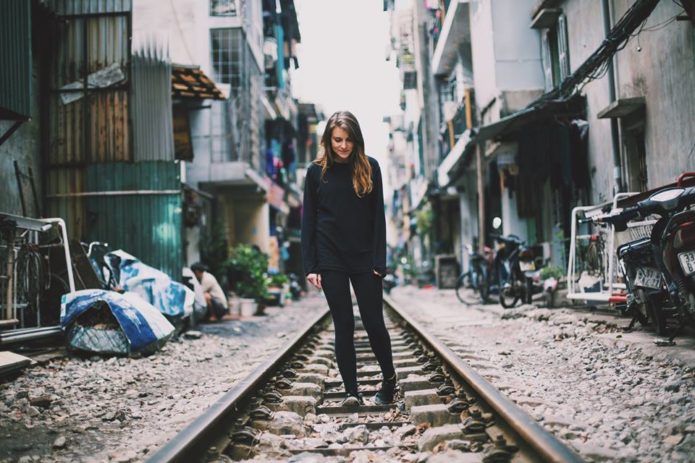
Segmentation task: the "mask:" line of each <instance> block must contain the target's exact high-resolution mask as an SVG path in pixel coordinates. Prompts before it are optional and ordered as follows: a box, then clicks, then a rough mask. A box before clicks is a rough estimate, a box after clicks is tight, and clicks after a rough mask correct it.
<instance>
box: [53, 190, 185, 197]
mask: <svg viewBox="0 0 695 463" xmlns="http://www.w3.org/2000/svg"><path fill="white" fill-rule="evenodd" d="M177 194H181V190H113V191H83V192H75V193H56V194H52V195H46V197H47V198H82V197H92V196H138V195H177Z"/></svg>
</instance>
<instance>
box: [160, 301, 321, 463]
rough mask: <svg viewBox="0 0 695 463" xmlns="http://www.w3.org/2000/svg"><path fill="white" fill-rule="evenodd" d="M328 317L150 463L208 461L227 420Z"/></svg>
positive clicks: (309, 326)
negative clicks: (209, 447)
mask: <svg viewBox="0 0 695 463" xmlns="http://www.w3.org/2000/svg"><path fill="white" fill-rule="evenodd" d="M328 314H329V312H328V309H327V308H326V309H325V310H324V311H322V312H321V313H320V314H319V315H318V316H316V317H314V318H313V319H311V321H310V323H308V324H307V325H305V327H304V329H303V330H302V331H301V332H300V333H298V334H297V335H296V336H295V337H294V338H293V339H292V340H291V341H290V342H288V343H287V344H286V345H285V347H284V348H283V349H282V350H280V351H279V352H278V353H277V354H275V355H274V356H273V357H271V358H270V359H268V360H267V361H266V362H264V363H262V364H261V365H259V366H258V367H256V368H255V369H254V370H253V371H252V372H251V374H250V375H249V376H247V377H246V378H244V379H243V380H242V381H241V382H239V383H238V384H237V385H236V386H234V387H233V388H232V389H230V390H229V391H227V392H226V393H225V394H224V395H223V396H222V397H220V398H219V399H218V400H217V401H216V402H215V403H213V404H212V405H211V406H210V407H209V408H208V409H207V410H206V411H205V412H204V413H203V414H202V415H200V416H199V417H198V418H196V419H195V420H194V421H193V422H191V423H190V424H189V425H188V426H186V427H185V428H184V429H183V430H182V431H181V432H179V433H178V434H176V435H175V436H174V437H172V438H171V440H169V441H168V442H167V443H166V444H164V445H163V446H162V447H160V448H159V450H157V451H156V452H155V453H154V454H152V456H150V457H149V458H148V459H147V462H148V463H162V462H186V463H188V462H191V461H202V460H203V459H204V457H205V452H206V450H207V449H206V448H205V446H206V445H207V444H208V441H209V438H210V437H214V436H216V435H218V434H219V433H218V432H217V431H218V428H220V427H222V426H224V425H226V424H228V423H227V422H226V421H225V419H226V418H228V417H229V416H230V415H231V414H232V413H234V412H235V411H236V405H237V404H238V403H240V402H242V401H243V400H245V399H247V398H249V397H250V396H251V395H253V393H254V392H256V391H257V389H258V386H259V385H260V384H261V383H262V382H263V381H264V380H266V379H267V377H268V376H269V375H270V374H271V373H273V370H275V369H276V368H277V367H278V366H279V365H280V364H281V363H282V362H284V361H285V360H286V359H287V357H288V356H289V355H290V354H292V353H293V351H294V350H295V349H296V348H297V347H298V346H300V345H301V344H302V343H303V342H304V340H305V339H306V337H308V336H309V335H310V334H311V333H312V332H313V330H314V328H316V326H317V325H319V324H320V323H321V322H323V320H324V319H325V318H327V317H328Z"/></svg>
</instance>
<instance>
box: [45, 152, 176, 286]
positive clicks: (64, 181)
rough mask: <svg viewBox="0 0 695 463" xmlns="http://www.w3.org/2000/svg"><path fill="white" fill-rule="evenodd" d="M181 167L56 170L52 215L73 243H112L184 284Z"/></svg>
mask: <svg viewBox="0 0 695 463" xmlns="http://www.w3.org/2000/svg"><path fill="white" fill-rule="evenodd" d="M180 169H181V166H180V164H179V163H178V162H171V161H154V162H137V163H125V162H119V163H101V164H92V165H90V166H88V167H86V168H78V169H76V168H72V167H67V168H54V169H51V171H50V173H49V175H48V185H47V202H48V206H49V209H50V210H51V211H52V215H54V216H59V217H63V218H65V220H66V224H67V228H68V233H69V235H70V236H71V237H73V238H77V239H80V240H82V241H103V242H108V243H109V245H110V246H111V247H112V248H113V249H117V248H122V249H124V250H125V251H127V252H129V253H131V254H133V255H134V256H136V257H137V258H138V259H140V260H141V261H143V262H144V263H146V264H147V265H151V266H153V267H156V268H158V269H160V270H162V271H163V272H165V273H167V274H169V275H170V276H171V277H172V278H175V279H177V280H178V279H180V273H181V267H182V266H183V238H182V236H183V235H182V230H183V228H182V227H183V225H182V202H183V196H182V195H183V193H182V190H181V175H180Z"/></svg>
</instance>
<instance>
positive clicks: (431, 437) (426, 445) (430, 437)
mask: <svg viewBox="0 0 695 463" xmlns="http://www.w3.org/2000/svg"><path fill="white" fill-rule="evenodd" d="M462 437H463V433H462V432H461V426H460V425H458V424H449V425H446V426H438V427H434V428H429V429H428V430H427V431H425V432H424V434H423V435H422V436H421V437H420V439H418V442H417V447H418V450H419V451H420V452H424V451H430V450H432V449H434V447H436V445H437V444H439V443H440V442H444V441H447V440H452V439H461V438H462Z"/></svg>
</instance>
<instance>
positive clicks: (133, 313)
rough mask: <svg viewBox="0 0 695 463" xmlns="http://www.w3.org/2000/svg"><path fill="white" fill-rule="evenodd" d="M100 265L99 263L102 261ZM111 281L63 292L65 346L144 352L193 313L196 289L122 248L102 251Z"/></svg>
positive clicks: (161, 342) (106, 351) (156, 346)
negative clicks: (109, 284)
mask: <svg viewBox="0 0 695 463" xmlns="http://www.w3.org/2000/svg"><path fill="white" fill-rule="evenodd" d="M100 264H102V263H100ZM103 264H105V265H106V266H107V267H108V269H109V271H110V274H111V275H113V278H111V279H110V280H111V281H113V282H115V285H114V286H113V287H110V286H109V287H107V288H105V289H84V290H80V291H76V292H72V293H67V294H64V295H63V297H62V299H61V312H60V325H61V327H62V328H63V330H65V333H66V338H67V345H68V348H69V349H71V350H73V351H77V352H89V353H96V354H100V355H125V356H132V355H135V354H138V355H148V354H151V353H153V352H155V351H157V350H159V349H160V348H161V347H162V346H163V345H164V344H165V343H166V342H167V340H168V339H169V338H170V337H171V336H172V335H173V334H174V333H175V332H176V330H177V328H182V327H184V326H185V325H186V323H187V322H188V320H190V319H191V318H194V317H195V316H196V315H197V312H198V310H196V308H195V307H196V305H198V304H196V302H195V293H194V292H193V291H192V290H190V289H189V288H188V287H187V286H185V285H184V284H182V283H179V282H177V281H174V280H172V279H171V278H170V277H169V275H167V274H166V273H164V272H162V271H160V270H158V269H156V268H154V267H150V266H149V265H146V264H144V263H143V262H141V261H140V260H139V259H137V258H136V257H134V256H132V255H131V254H128V253H127V252H125V251H123V250H120V249H119V250H117V251H113V252H109V253H106V254H105V255H104V256H103Z"/></svg>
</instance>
